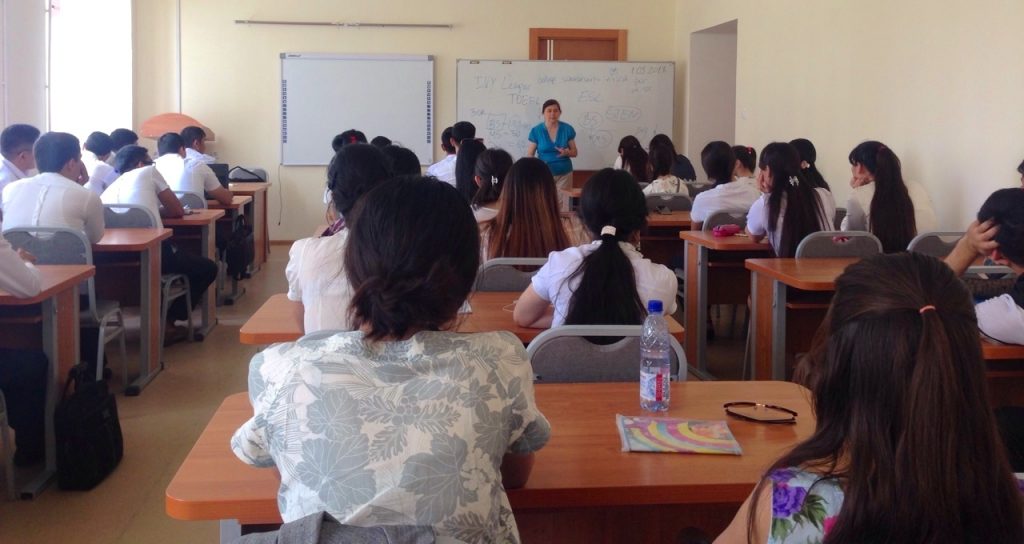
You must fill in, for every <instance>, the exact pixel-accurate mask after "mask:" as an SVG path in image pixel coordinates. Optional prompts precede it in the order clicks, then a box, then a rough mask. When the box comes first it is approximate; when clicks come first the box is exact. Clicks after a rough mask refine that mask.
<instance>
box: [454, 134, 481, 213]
mask: <svg viewBox="0 0 1024 544" xmlns="http://www.w3.org/2000/svg"><path fill="white" fill-rule="evenodd" d="M485 149H487V147H486V146H485V145H484V144H483V142H481V141H479V140H463V141H462V144H461V145H459V152H458V154H456V155H455V188H456V189H458V190H459V193H460V194H462V196H463V197H464V198H465V199H466V202H472V201H473V197H475V196H476V191H477V186H476V181H475V180H474V179H473V171H474V169H475V168H476V159H477V157H479V156H480V154H481V153H483V152H484V150H485Z"/></svg>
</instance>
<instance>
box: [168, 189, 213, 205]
mask: <svg viewBox="0 0 1024 544" xmlns="http://www.w3.org/2000/svg"><path fill="white" fill-rule="evenodd" d="M174 194H175V195H176V196H177V197H178V200H180V201H181V205H182V206H185V207H186V208H189V209H193V210H205V209H206V198H204V197H203V195H200V194H196V193H193V192H191V191H174Z"/></svg>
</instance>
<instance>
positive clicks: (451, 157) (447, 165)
mask: <svg viewBox="0 0 1024 544" xmlns="http://www.w3.org/2000/svg"><path fill="white" fill-rule="evenodd" d="M441 149H444V152H445V153H447V155H445V157H444V158H443V159H441V160H439V161H437V162H435V163H434V164H432V165H430V167H429V168H427V175H428V176H432V177H435V178H437V179H439V180H441V181H444V182H447V183H450V184H451V185H452V186H453V187H454V186H455V159H456V155H455V151H456V149H455V144H454V143H453V142H452V127H448V128H446V129H444V131H443V132H441Z"/></svg>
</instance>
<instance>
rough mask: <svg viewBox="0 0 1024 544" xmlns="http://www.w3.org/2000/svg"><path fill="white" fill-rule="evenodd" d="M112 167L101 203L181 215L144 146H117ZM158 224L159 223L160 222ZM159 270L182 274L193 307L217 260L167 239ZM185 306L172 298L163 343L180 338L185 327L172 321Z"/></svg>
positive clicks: (214, 276)
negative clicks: (116, 173) (114, 171)
mask: <svg viewBox="0 0 1024 544" xmlns="http://www.w3.org/2000/svg"><path fill="white" fill-rule="evenodd" d="M114 167H115V168H116V169H117V171H119V172H121V176H120V177H119V178H117V180H116V181H114V183H113V184H111V185H110V187H108V188H107V190H106V191H104V193H103V203H104V204H138V205H140V206H145V207H146V208H148V209H149V210H150V212H152V213H153V216H154V217H156V220H157V222H158V223H159V222H160V218H161V217H182V216H183V215H185V208H184V207H183V206H182V205H181V201H179V200H178V197H177V196H175V195H174V192H173V191H171V189H170V188H169V187H168V186H167V183H166V182H165V181H164V178H163V176H161V175H160V171H159V170H157V169H156V167H154V166H153V160H152V159H150V158H149V152H148V151H146V149H145V148H144V147H139V146H137V145H129V146H125V147H123V148H121V150H120V151H118V152H117V157H116V158H115V159H114ZM161 226H162V223H161ZM161 249H162V251H161V260H160V271H161V272H162V273H164V274H184V275H185V277H186V278H188V282H189V289H190V290H191V291H192V307H193V308H195V306H196V305H198V304H199V302H200V301H201V300H203V295H204V294H205V293H206V290H207V289H208V288H209V287H210V285H211V284H212V283H213V281H214V280H215V279H217V264H216V263H214V262H213V261H211V260H210V259H207V258H205V257H202V256H199V255H196V254H194V253H191V252H189V251H187V250H185V249H182V248H179V247H178V246H177V245H175V244H174V243H173V242H171V240H165V241H164V243H163V245H162V246H161ZM188 312H189V308H188V307H187V306H186V305H185V299H184V298H178V299H175V300H174V302H172V303H171V307H170V308H169V309H168V311H167V321H168V323H167V328H166V329H165V331H166V332H165V337H164V343H165V344H170V343H174V342H176V341H178V340H181V339H184V337H185V335H186V333H187V331H186V330H185V329H184V328H181V327H176V326H175V325H174V322H175V321H184V320H185V319H186V318H187V317H188Z"/></svg>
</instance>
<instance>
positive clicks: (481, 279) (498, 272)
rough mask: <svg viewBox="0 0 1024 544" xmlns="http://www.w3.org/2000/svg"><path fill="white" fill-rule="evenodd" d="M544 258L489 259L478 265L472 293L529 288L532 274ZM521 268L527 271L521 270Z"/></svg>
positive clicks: (544, 260) (545, 260)
mask: <svg viewBox="0 0 1024 544" xmlns="http://www.w3.org/2000/svg"><path fill="white" fill-rule="evenodd" d="M546 262H548V260H547V259H546V258H529V257H522V258H516V257H501V258H498V259H491V260H489V261H487V262H485V263H484V264H482V265H480V270H479V271H478V272H477V275H476V282H475V283H474V284H473V290H474V291H523V290H525V289H526V288H527V287H529V286H530V281H531V280H532V279H533V276H534V274H536V273H537V270H540V267H542V266H544V263H546ZM523 267H528V268H530V269H529V270H521V268H523Z"/></svg>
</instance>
